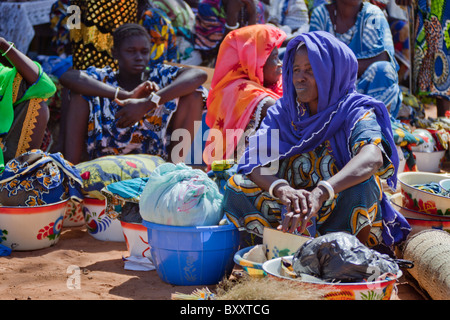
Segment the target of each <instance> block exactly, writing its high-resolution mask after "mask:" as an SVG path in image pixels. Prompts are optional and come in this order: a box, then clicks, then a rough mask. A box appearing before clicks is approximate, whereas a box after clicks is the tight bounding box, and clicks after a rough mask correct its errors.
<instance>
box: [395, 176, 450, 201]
mask: <svg viewBox="0 0 450 320" xmlns="http://www.w3.org/2000/svg"><path fill="white" fill-rule="evenodd" d="M411 173H413V174H415V175H417V174H420V175H440V176H442V177H446V178H448V179H450V177H448V176H447V175H444V174H439V173H432V172H416V171H411V172H402V173H399V174H398V181H400V183H401V184H403V185H405V186H407V187H410V188H413V189H414V190H417V191H421V192H425V193H426V194H429V195H432V196H436V197H440V198H444V199H448V200H450V198H449V197H446V196H441V195H439V194H436V193H431V192H428V191H425V190H420V189H418V188H416V187H413V186H412V185H410V184H407V183H406V182H404V181H402V180H401V176H406V175H409V174H411ZM446 178H445V179H442V180H447V179H446ZM439 182H440V181H439ZM439 182H436V183H438V184H439Z"/></svg>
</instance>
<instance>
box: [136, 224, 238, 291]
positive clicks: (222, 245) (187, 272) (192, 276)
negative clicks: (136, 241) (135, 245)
mask: <svg viewBox="0 0 450 320" xmlns="http://www.w3.org/2000/svg"><path fill="white" fill-rule="evenodd" d="M142 224H143V225H144V226H145V227H147V232H148V244H149V246H150V252H151V254H152V258H153V263H154V264H155V267H156V272H157V273H158V276H159V277H160V278H161V280H163V281H164V282H167V283H170V284H173V285H182V286H192V285H211V284H217V283H219V282H220V281H221V280H222V279H223V277H224V276H225V275H228V274H230V273H231V271H232V270H233V267H234V261H233V256H234V254H235V253H236V252H237V250H238V247H239V231H238V229H237V228H236V227H235V226H234V225H233V224H227V225H223V226H201V227H178V226H168V225H161V224H156V223H151V222H149V221H145V220H144V221H142Z"/></svg>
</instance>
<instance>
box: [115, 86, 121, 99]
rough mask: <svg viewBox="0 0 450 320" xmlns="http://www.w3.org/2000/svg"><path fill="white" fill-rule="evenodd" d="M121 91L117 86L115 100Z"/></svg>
mask: <svg viewBox="0 0 450 320" xmlns="http://www.w3.org/2000/svg"><path fill="white" fill-rule="evenodd" d="M119 91H120V87H117V89H116V93H115V94H114V100H117V98H118V97H119Z"/></svg>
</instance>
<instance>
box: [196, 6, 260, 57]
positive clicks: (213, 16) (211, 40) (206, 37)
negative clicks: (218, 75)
mask: <svg viewBox="0 0 450 320" xmlns="http://www.w3.org/2000/svg"><path fill="white" fill-rule="evenodd" d="M197 12H198V14H197V20H196V25H195V48H196V49H198V50H203V51H210V50H214V49H217V48H218V47H219V45H220V42H221V41H222V39H223V36H224V34H225V22H226V12H225V8H224V5H223V3H222V0H200V2H199V4H198V10H197ZM238 20H239V21H238V22H239V24H240V26H241V27H243V26H246V25H247V20H246V18H245V17H241V19H238ZM264 22H265V20H264V5H263V4H262V3H261V2H259V1H258V4H257V23H260V24H263V23H264Z"/></svg>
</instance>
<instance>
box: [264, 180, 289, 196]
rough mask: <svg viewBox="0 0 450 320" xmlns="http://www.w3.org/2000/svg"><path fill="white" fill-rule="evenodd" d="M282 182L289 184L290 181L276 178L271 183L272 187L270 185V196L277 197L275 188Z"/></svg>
mask: <svg viewBox="0 0 450 320" xmlns="http://www.w3.org/2000/svg"><path fill="white" fill-rule="evenodd" d="M281 183H286V184H289V183H288V182H287V181H286V180H284V179H278V180H275V181H274V182H272V184H271V185H270V187H269V194H270V196H271V197H272V198H276V197H275V195H274V194H273V189H275V187H276V186H277V185H279V184H281Z"/></svg>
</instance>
